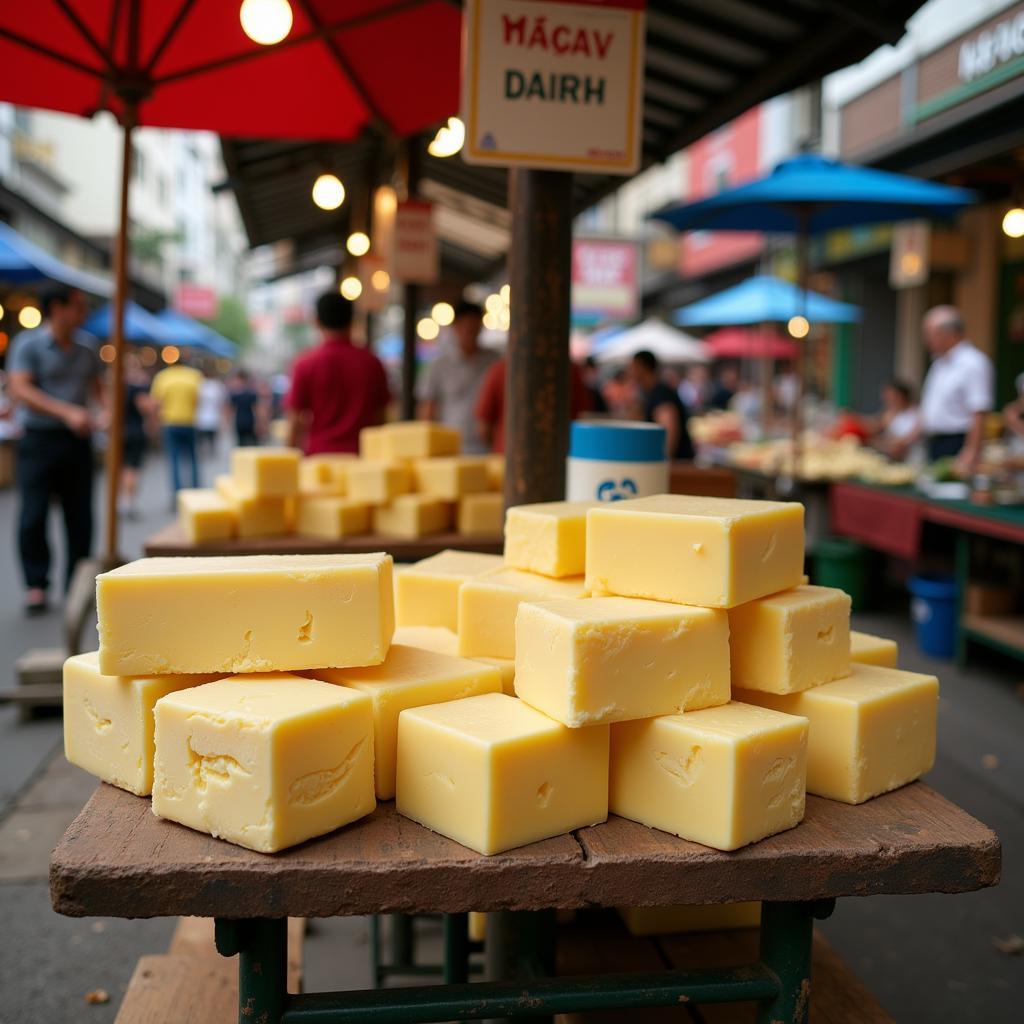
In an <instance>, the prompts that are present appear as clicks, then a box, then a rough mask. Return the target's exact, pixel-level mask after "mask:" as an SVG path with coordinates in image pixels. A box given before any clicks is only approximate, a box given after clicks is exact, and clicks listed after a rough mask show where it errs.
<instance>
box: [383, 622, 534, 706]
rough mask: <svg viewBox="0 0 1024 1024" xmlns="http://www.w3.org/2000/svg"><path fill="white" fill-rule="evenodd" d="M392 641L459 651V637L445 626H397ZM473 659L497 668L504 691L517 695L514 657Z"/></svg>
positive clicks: (440, 651) (439, 649)
mask: <svg viewBox="0 0 1024 1024" xmlns="http://www.w3.org/2000/svg"><path fill="white" fill-rule="evenodd" d="M391 642H392V643H393V644H405V645H406V646H408V647H423V648H425V649H426V650H428V651H436V652H437V653H438V654H450V655H453V656H454V655H457V654H458V653H459V638H458V637H457V636H456V635H455V633H454V632H453V631H452V630H450V629H446V628H445V627H444V626H396V627H395V635H394V637H392V639H391ZM472 660H473V661H479V662H482V663H483V664H484V665H490V666H491V667H492V668H496V669H497V670H498V672H499V673H500V674H501V689H502V692H503V693H507V694H508V695H509V696H510V697H514V696H515V695H516V691H515V678H516V663H515V659H514V658H487V657H484V656H483V655H481V656H479V657H476V658H473V659H472Z"/></svg>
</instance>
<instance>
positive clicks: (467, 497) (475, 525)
mask: <svg viewBox="0 0 1024 1024" xmlns="http://www.w3.org/2000/svg"><path fill="white" fill-rule="evenodd" d="M504 521H505V497H504V495H502V494H499V493H497V492H495V491H484V492H483V493H481V494H464V495H463V496H462V497H461V498H459V507H458V511H457V512H456V520H455V525H456V528H457V529H458V531H459V533H464V534H467V535H468V536H471V537H472V536H476V537H494V536H498V535H499V534H500V533H501V531H502V529H503V525H504Z"/></svg>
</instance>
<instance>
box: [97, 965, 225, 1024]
mask: <svg viewBox="0 0 1024 1024" xmlns="http://www.w3.org/2000/svg"><path fill="white" fill-rule="evenodd" d="M237 1020H238V971H237V969H236V970H232V969H231V964H229V963H227V962H226V961H225V962H224V963H223V964H219V963H217V962H216V961H212V960H211V961H209V962H205V961H202V960H199V959H198V958H196V957H194V956H191V955H189V954H173V953H165V954H162V955H158V956H144V957H142V958H141V959H140V960H139V962H138V963H137V964H136V965H135V973H134V974H133V975H132V980H131V981H130V982H129V983H128V991H127V992H126V993H125V997H124V1001H123V1002H122V1003H121V1009H120V1010H119V1011H118V1013H117V1020H116V1024H232V1022H233V1021H237Z"/></svg>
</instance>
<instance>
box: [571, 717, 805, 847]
mask: <svg viewBox="0 0 1024 1024" xmlns="http://www.w3.org/2000/svg"><path fill="white" fill-rule="evenodd" d="M611 729H612V754H611V797H610V801H609V807H610V810H611V811H612V813H614V814H618V815H621V816H622V817H623V818H631V819H632V820H633V821H639V822H641V823H642V824H644V825H649V826H651V827H652V828H658V829H661V830H662V831H663V832H671V833H672V834H673V835H677V836H681V837H682V838H683V839H690V840H692V841H693V842H696V843H703V844H704V845H705V846H711V847H714V848H715V849H717V850H736V849H739V848H740V847H741V846H746V845H747V844H748V843H754V842H757V840H759V839H764V838H765V837H766V836H770V835H774V834H775V833H776V832H782V831H784V830H785V829H788V828H792V827H793V826H794V825H797V824H798V823H799V822H800V821H801V819H802V818H803V816H804V798H805V786H806V776H807V719H805V718H799V717H797V716H795V715H784V714H781V713H780V712H777V711H769V710H768V709H766V708H760V707H752V706H750V705H748V704H739V703H736V702H732V703H730V704H726V705H725V706H724V707H718V708H705V709H704V710H703V711H688V712H687V713H686V714H684V715H668V716H666V717H664V718H650V719H647V720H645V721H638V722H620V723H618V724H616V725H613V726H612V727H611ZM581 731H584V732H585V731H586V730H581Z"/></svg>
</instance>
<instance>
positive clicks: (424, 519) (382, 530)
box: [373, 494, 452, 540]
mask: <svg viewBox="0 0 1024 1024" xmlns="http://www.w3.org/2000/svg"><path fill="white" fill-rule="evenodd" d="M451 525H452V512H451V506H450V505H449V504H448V503H447V502H445V501H440V500H439V499H438V498H432V497H430V496H429V495H427V494H400V495H399V496H398V497H397V498H395V499H394V500H393V501H392V502H391V504H390V505H379V506H377V507H376V508H374V510H373V532H374V533H377V534H380V535H381V536H382V537H402V538H405V539H406V540H414V539H415V538H416V537H427V536H429V535H430V534H432V533H444V531H445V530H448V529H450V527H451Z"/></svg>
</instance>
